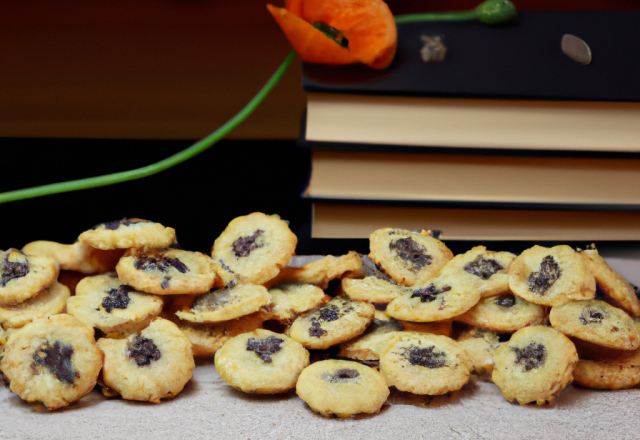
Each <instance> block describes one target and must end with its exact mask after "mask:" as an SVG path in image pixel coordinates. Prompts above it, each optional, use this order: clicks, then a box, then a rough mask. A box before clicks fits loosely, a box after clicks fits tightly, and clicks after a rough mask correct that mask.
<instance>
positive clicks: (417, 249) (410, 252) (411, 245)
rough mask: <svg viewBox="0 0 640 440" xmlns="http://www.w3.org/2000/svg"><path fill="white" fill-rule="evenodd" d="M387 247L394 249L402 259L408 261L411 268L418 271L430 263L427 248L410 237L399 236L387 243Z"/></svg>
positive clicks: (430, 257) (430, 258)
mask: <svg viewBox="0 0 640 440" xmlns="http://www.w3.org/2000/svg"><path fill="white" fill-rule="evenodd" d="M389 249H390V250H392V251H395V252H396V254H397V255H398V256H399V257H400V258H402V259H403V260H405V261H407V262H409V264H410V265H411V270H413V271H418V270H420V269H422V268H423V267H425V266H428V265H430V264H431V260H433V257H432V256H431V255H428V254H427V248H426V247H424V246H422V245H421V244H419V243H417V242H416V241H414V240H413V238H411V237H407V238H400V239H398V240H396V241H392V242H391V243H389Z"/></svg>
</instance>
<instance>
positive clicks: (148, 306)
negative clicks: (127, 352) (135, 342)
mask: <svg viewBox="0 0 640 440" xmlns="http://www.w3.org/2000/svg"><path fill="white" fill-rule="evenodd" d="M162 305H163V301H162V298H161V297H159V296H156V295H151V294H149V293H143V292H138V291H136V290H135V289H134V288H133V287H130V286H127V285H125V284H123V283H122V281H120V279H118V276H117V275H116V274H115V273H114V272H111V273H110V274H104V275H95V276H90V277H86V278H84V279H83V280H82V281H80V282H79V283H78V285H77V287H76V294H75V296H72V297H71V298H69V299H68V300H67V313H69V314H70V315H73V316H74V317H75V318H76V319H78V320H79V321H82V322H83V323H85V324H86V325H88V326H89V327H92V328H94V327H95V328H98V329H100V330H101V331H103V332H104V333H121V334H130V333H135V332H138V331H140V330H142V329H143V328H145V327H146V326H148V325H149V323H150V322H151V321H152V320H153V319H155V318H156V317H157V316H158V315H159V314H160V311H161V310H162Z"/></svg>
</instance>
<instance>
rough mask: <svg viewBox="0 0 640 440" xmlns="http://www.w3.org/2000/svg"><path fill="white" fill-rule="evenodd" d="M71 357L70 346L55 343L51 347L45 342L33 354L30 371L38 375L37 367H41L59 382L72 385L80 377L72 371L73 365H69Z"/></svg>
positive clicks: (71, 350)
mask: <svg viewBox="0 0 640 440" xmlns="http://www.w3.org/2000/svg"><path fill="white" fill-rule="evenodd" d="M72 355H73V347H72V346H71V345H65V344H63V343H62V342H60V341H56V342H55V343H54V344H53V347H52V346H51V345H50V344H49V342H46V343H44V344H42V345H41V346H40V347H39V348H38V349H37V350H36V352H35V353H34V354H33V363H32V364H31V371H32V372H33V373H34V374H40V372H39V368H38V366H42V367H45V368H46V369H47V370H49V372H50V373H51V374H53V375H54V376H55V377H56V378H57V379H58V380H59V381H60V382H64V383H68V384H73V382H74V381H75V380H76V378H77V377H80V375H79V374H78V373H77V372H76V371H74V369H73V364H72V363H71V356H72Z"/></svg>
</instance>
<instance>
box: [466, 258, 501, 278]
mask: <svg viewBox="0 0 640 440" xmlns="http://www.w3.org/2000/svg"><path fill="white" fill-rule="evenodd" d="M502 269H504V267H503V266H502V264H500V263H498V262H497V261H496V260H492V259H491V258H487V259H485V258H484V257H483V256H482V255H478V257H477V258H476V259H475V260H473V261H472V262H471V263H469V264H467V265H466V266H465V267H464V271H465V272H468V273H470V274H472V275H475V276H477V277H480V278H482V279H483V280H488V279H489V278H491V276H492V275H494V274H495V273H497V272H498V271H500V270H502Z"/></svg>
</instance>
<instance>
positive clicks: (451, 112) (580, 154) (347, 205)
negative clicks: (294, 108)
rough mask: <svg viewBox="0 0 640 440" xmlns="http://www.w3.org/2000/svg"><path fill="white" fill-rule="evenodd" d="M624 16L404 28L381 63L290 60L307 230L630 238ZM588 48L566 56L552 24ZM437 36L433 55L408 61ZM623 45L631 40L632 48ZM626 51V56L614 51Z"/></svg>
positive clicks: (635, 17) (632, 128) (634, 180)
mask: <svg viewBox="0 0 640 440" xmlns="http://www.w3.org/2000/svg"><path fill="white" fill-rule="evenodd" d="M638 22H640V14H639V13H636V12H604V13H603V12H527V13H522V14H521V15H520V17H519V20H518V21H517V22H516V23H513V24H511V25H509V26H500V27H490V26H486V25H483V24H481V23H407V24H401V25H399V26H398V36H399V44H398V54H397V56H396V60H395V61H394V63H393V64H392V65H391V67H390V68H389V69H388V70H385V71H372V70H371V69H368V68H367V67H365V66H320V65H312V64H305V65H304V71H303V74H304V75H303V88H304V90H305V91H307V92H308V103H307V111H306V117H305V121H304V124H303V130H302V133H301V138H300V142H299V144H300V145H302V146H305V147H310V148H312V171H311V175H310V179H309V184H308V186H307V188H306V190H305V192H304V194H303V196H304V197H308V198H311V199H312V200H313V207H314V213H313V224H312V237H314V238H365V237H368V236H369V234H370V233H371V231H373V230H374V229H377V228H380V227H389V226H393V227H402V228H406V229H439V230H442V231H443V232H444V233H443V236H442V237H443V238H444V239H460V240H537V241H547V240H548V241H568V240H572V241H573V240H577V241H585V240H587V241H589V240H591V241H602V240H614V241H615V240H640V81H638V78H639V77H640V76H639V75H640V58H639V57H632V56H629V53H630V52H628V51H629V49H630V46H638V47H636V48H635V49H640V40H637V39H629V36H630V35H633V33H634V32H635V27H636V23H638ZM567 33H569V34H574V35H576V36H578V37H580V38H582V39H583V40H585V41H586V42H587V44H589V46H590V48H591V51H592V53H593V62H592V63H591V64H589V65H582V64H579V63H577V62H575V61H573V60H572V59H570V58H569V57H568V56H567V55H565V54H564V53H563V52H562V51H561V48H560V41H561V38H562V36H563V35H564V34H567ZM430 35H440V36H442V38H443V42H444V43H445V45H446V46H447V56H446V59H445V60H444V61H442V62H435V63H424V62H423V61H422V59H421V58H420V48H421V44H422V39H421V37H422V36H430ZM635 49H634V50H635ZM625 51H626V55H625Z"/></svg>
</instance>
